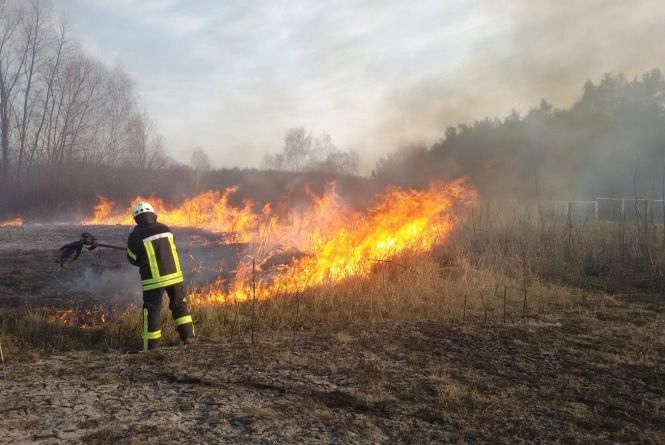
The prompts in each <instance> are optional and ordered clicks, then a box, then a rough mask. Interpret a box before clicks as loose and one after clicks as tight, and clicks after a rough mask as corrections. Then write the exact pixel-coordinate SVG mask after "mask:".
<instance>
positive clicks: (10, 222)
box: [0, 217, 23, 227]
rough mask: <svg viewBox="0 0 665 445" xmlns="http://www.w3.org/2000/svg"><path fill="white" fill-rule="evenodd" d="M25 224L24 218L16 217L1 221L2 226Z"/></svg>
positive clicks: (0, 225)
mask: <svg viewBox="0 0 665 445" xmlns="http://www.w3.org/2000/svg"><path fill="white" fill-rule="evenodd" d="M22 225H23V218H20V217H19V218H14V219H10V220H7V221H0V227H21V226H22Z"/></svg>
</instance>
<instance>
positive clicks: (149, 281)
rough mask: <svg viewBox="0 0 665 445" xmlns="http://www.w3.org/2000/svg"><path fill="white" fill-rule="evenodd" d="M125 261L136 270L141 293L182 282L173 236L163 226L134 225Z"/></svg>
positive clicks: (154, 223)
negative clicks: (138, 270)
mask: <svg viewBox="0 0 665 445" xmlns="http://www.w3.org/2000/svg"><path fill="white" fill-rule="evenodd" d="M127 257H128V259H129V261H130V263H132V264H134V265H135V266H138V267H139V269H140V273H141V285H142V286H143V290H144V291H146V290H152V289H159V288H162V287H168V286H172V285H174V284H177V283H182V282H183V275H182V269H181V267H180V259H179V258H178V249H177V248H176V245H175V241H174V238H173V233H171V231H170V229H169V228H168V227H167V226H166V225H164V224H161V223H158V222H152V223H150V224H142V225H137V226H136V227H135V228H134V230H133V231H132V233H131V234H130V235H129V240H128V241H127Z"/></svg>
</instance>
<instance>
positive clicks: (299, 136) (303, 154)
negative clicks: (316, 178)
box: [283, 127, 312, 173]
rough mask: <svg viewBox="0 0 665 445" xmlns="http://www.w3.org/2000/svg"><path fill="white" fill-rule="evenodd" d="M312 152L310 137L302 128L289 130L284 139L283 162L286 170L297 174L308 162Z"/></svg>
mask: <svg viewBox="0 0 665 445" xmlns="http://www.w3.org/2000/svg"><path fill="white" fill-rule="evenodd" d="M311 150H312V137H311V136H310V135H309V134H307V132H306V131H305V129H304V128H303V127H297V128H292V129H290V130H289V131H288V132H287V133H286V136H285V137H284V149H283V152H284V161H285V162H286V165H287V168H288V169H289V170H292V171H294V172H296V173H297V172H299V171H301V169H302V168H303V167H304V166H305V164H306V163H307V161H308V158H309V156H310V153H311Z"/></svg>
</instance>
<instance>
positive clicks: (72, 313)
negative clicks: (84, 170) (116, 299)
mask: <svg viewBox="0 0 665 445" xmlns="http://www.w3.org/2000/svg"><path fill="white" fill-rule="evenodd" d="M106 318H107V316H106V311H104V309H103V308H101V307H98V308H94V309H88V310H85V311H76V310H74V308H69V309H59V310H54V311H53V313H52V314H51V315H49V316H48V323H49V324H52V325H58V326H65V327H71V328H79V329H90V328H95V327H101V326H103V325H104V324H106Z"/></svg>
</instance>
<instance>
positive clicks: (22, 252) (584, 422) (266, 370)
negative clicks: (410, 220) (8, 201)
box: [0, 219, 665, 444]
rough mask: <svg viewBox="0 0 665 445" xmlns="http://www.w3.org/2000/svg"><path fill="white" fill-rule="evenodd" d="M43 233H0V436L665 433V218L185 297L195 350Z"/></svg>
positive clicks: (453, 247)
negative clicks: (64, 265)
mask: <svg viewBox="0 0 665 445" xmlns="http://www.w3.org/2000/svg"><path fill="white" fill-rule="evenodd" d="M44 230H46V231H51V235H50V236H44V239H42V240H41V241H39V240H37V241H35V236H33V235H31V233H32V232H31V230H30V229H28V228H16V229H5V231H4V232H0V237H3V241H4V242H3V248H2V252H0V290H1V291H2V292H3V295H4V298H3V300H2V305H1V309H0V310H1V311H2V316H1V319H0V323H1V324H0V326H1V336H0V340H1V342H2V347H3V353H4V366H3V374H2V375H1V377H0V379H1V381H2V388H3V390H2V395H1V396H0V398H1V400H0V411H1V412H2V416H1V420H0V430H2V432H3V434H2V435H0V442H3V443H34V442H37V443H146V442H147V443H165V442H174V441H181V442H184V443H187V442H192V443H266V444H267V443H534V442H535V443H589V444H599V443H654V444H655V443H663V442H664V441H665V420H664V419H665V378H664V377H663V375H664V374H663V369H665V359H664V358H663V357H664V356H665V334H664V332H665V331H664V329H663V328H664V325H665V321H664V320H665V314H664V313H663V312H664V309H665V304H664V303H665V297H664V296H663V282H664V281H663V275H664V274H663V271H664V270H665V269H664V267H663V265H664V263H663V260H664V256H663V252H664V249H663V242H664V241H663V227H662V226H649V225H638V224H589V225H584V224H581V225H575V226H572V225H570V226H568V225H551V226H545V227H543V226H542V225H539V224H536V223H530V222H528V221H527V222H524V221H518V220H514V221H511V222H509V223H499V222H493V223H488V222H484V221H482V219H475V220H473V223H472V224H471V223H469V224H467V225H466V226H464V227H462V228H460V230H458V231H456V232H455V233H454V234H453V236H452V237H451V238H450V239H449V240H448V242H446V243H445V245H443V246H441V247H438V248H436V249H435V250H434V251H432V252H428V253H423V254H406V255H403V256H401V257H398V258H394V259H392V260H391V261H390V262H376V264H375V266H374V268H373V272H372V274H371V276H370V277H367V278H358V279H350V280H347V281H345V282H343V283H341V284H335V285H330V286H328V285H322V286H318V287H316V288H312V289H307V290H306V291H304V292H300V293H297V294H291V295H281V296H274V297H273V298H270V299H268V300H262V301H256V302H253V301H243V302H229V303H227V304H223V305H216V306H199V307H195V308H194V319H195V323H196V328H197V333H198V335H199V338H200V342H199V343H198V344H196V345H193V346H190V347H186V348H185V347H179V346H176V344H177V343H176V341H175V340H176V339H175V335H174V332H173V326H172V323H169V320H168V313H167V312H166V311H165V312H164V314H163V315H164V326H165V343H166V347H165V348H163V349H162V350H160V351H157V352H149V353H135V351H136V350H137V349H138V347H139V345H140V339H139V335H140V329H141V325H140V321H141V320H140V316H139V311H138V309H137V307H136V305H137V304H138V305H140V297H139V296H138V294H136V290H134V291H133V292H134V294H131V292H132V290H131V289H132V288H133V287H132V283H133V282H132V281H131V276H130V280H129V281H128V283H129V284H126V285H124V284H123V286H125V287H122V286H120V287H118V288H117V289H116V288H114V286H113V284H112V283H114V282H115V281H118V282H119V283H125V282H127V280H126V279H125V273H126V271H127V266H125V265H124V264H123V261H124V258H118V257H117V254H116V255H115V256H114V254H113V253H109V252H98V253H94V254H87V255H88V257H87V258H83V259H80V260H79V261H78V262H77V263H74V264H72V266H71V267H70V268H68V269H65V270H64V271H60V270H59V266H57V265H54V264H53V263H51V262H50V261H47V260H48V259H49V258H51V257H50V255H52V252H51V251H50V250H49V248H50V247H53V246H52V243H54V239H55V240H56V241H57V240H58V239H59V238H58V236H59V237H61V238H62V239H63V240H66V237H67V236H70V237H71V234H74V236H75V235H76V233H77V232H76V230H77V229H76V228H67V229H64V228H61V229H55V228H44V229H42V231H44ZM99 230H100V231H101V232H100V233H102V234H103V235H104V236H105V239H108V240H113V239H115V238H117V239H122V237H123V236H125V232H126V230H125V229H119V228H113V227H109V228H100V229H99ZM178 235H179V237H180V238H179V239H181V240H183V241H182V244H184V245H185V246H189V247H184V248H185V249H186V248H190V247H191V246H193V245H194V244H195V243H196V239H197V236H200V234H197V233H193V232H192V233H189V232H188V233H184V232H183V233H181V234H178ZM114 237H115V238H114ZM9 239H12V240H14V241H13V243H12V242H8V241H7V240H9ZM28 244H29V245H31V246H32V248H31V249H26V248H25V247H24V246H25V245H28ZM59 244H61V243H59V242H55V246H57V245H59ZM49 246H50V247H49ZM91 258H92V259H91ZM91 263H93V266H94V267H93V268H92V271H91ZM108 270H111V271H115V272H113V273H112V274H110V275H109V273H110V272H108ZM100 271H103V272H100ZM130 272H131V269H130ZM86 274H88V275H90V274H92V275H91V276H92V277H97V278H98V281H99V280H101V281H102V282H103V283H108V284H105V285H104V286H102V287H101V288H100V289H95V291H94V292H92V291H90V290H89V289H88V290H86V288H84V287H83V288H73V287H71V286H67V285H66V283H69V282H70V281H72V280H76V279H77V278H78V277H80V276H82V275H86ZM95 274H97V275H95ZM104 274H106V275H104ZM88 275H86V276H88ZM135 285H136V288H138V282H137V283H135ZM100 292H101V294H100V295H104V297H103V298H101V297H100V296H99V295H98V294H99V293H100ZM70 309H71V310H72V312H71V313H70V312H67V311H68V310H70ZM102 314H103V315H102ZM102 317H103V318H102Z"/></svg>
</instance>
